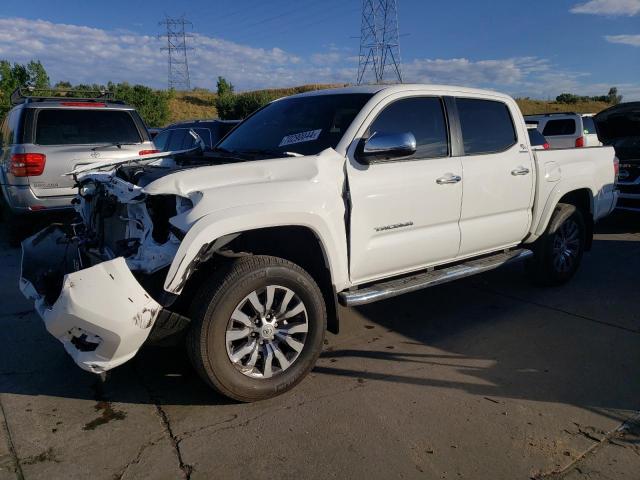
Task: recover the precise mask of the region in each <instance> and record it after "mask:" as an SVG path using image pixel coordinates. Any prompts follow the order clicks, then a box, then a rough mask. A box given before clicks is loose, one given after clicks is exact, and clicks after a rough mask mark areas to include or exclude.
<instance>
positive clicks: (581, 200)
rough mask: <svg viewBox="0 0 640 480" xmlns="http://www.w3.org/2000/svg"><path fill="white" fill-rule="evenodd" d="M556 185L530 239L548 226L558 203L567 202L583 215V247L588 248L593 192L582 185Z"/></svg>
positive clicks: (592, 215) (590, 242)
mask: <svg viewBox="0 0 640 480" xmlns="http://www.w3.org/2000/svg"><path fill="white" fill-rule="evenodd" d="M562 187H563V186H562V185H560V186H558V187H557V188H556V189H555V190H554V191H553V192H552V194H551V195H550V196H549V199H548V200H547V203H546V206H545V209H544V212H543V214H542V217H541V219H540V222H539V223H538V225H537V227H536V229H535V236H534V237H533V238H532V240H534V239H537V238H539V237H540V236H541V235H542V234H543V233H544V232H545V231H546V230H547V228H548V227H549V222H551V219H552V218H553V213H554V212H555V211H556V207H557V206H558V205H559V204H567V205H573V206H575V207H576V208H577V209H578V210H580V212H581V213H582V216H583V217H584V222H585V228H586V244H585V249H586V250H590V249H591V245H592V243H593V229H594V220H593V218H594V198H595V196H594V193H593V191H592V190H591V189H590V188H588V187H583V186H570V185H564V188H562Z"/></svg>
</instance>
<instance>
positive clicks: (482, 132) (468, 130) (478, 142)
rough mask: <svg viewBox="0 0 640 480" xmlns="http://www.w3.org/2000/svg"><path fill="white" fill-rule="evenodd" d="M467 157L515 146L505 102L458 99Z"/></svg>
mask: <svg viewBox="0 0 640 480" xmlns="http://www.w3.org/2000/svg"><path fill="white" fill-rule="evenodd" d="M456 103H457V105H458V113H459V115H460V125H461V126H462V140H463V142H464V153H465V155H480V154H483V153H495V152H502V151H504V150H506V149H508V148H509V147H511V146H512V145H514V144H515V143H516V139H517V136H516V130H515V128H514V126H513V120H512V119H511V113H509V107H507V105H505V104H504V103H502V102H496V101H492V100H478V99H473V98H458V99H456Z"/></svg>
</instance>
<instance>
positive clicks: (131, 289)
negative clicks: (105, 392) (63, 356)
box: [20, 228, 162, 373]
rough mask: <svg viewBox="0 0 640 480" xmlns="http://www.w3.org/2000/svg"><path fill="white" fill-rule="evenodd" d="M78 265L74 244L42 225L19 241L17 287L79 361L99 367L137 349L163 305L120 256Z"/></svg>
mask: <svg viewBox="0 0 640 480" xmlns="http://www.w3.org/2000/svg"><path fill="white" fill-rule="evenodd" d="M80 265H81V258H80V255H79V252H78V248H77V245H75V244H74V243H72V242H70V241H69V240H68V239H67V235H66V234H65V233H64V232H62V231H61V230H60V229H57V228H54V229H52V228H48V229H45V230H43V231H42V232H40V233H38V234H36V235H34V236H33V237H30V238H28V239H26V240H25V241H24V242H23V243H22V270H21V276H20V290H21V291H22V293H23V294H24V295H25V296H26V297H27V298H30V299H32V300H34V302H35V309H36V311H37V312H38V314H39V315H40V316H41V317H42V319H43V320H44V323H45V326H46V328H47V330H48V331H49V333H51V334H52V335H53V336H54V337H56V338H57V339H58V340H60V341H61V342H62V344H63V345H64V347H65V349H66V351H67V352H68V353H69V355H71V357H72V358H73V360H74V361H75V362H76V363H77V364H78V366H80V367H81V368H83V369H84V370H87V371H90V372H93V373H102V372H105V371H107V370H110V369H112V368H114V367H117V366H118V365H122V364H123V363H125V362H126V361H128V360H130V359H131V358H132V357H133V356H134V355H135V354H136V353H137V351H138V350H139V349H140V347H141V346H142V344H143V343H144V342H145V341H146V340H147V337H148V336H149V333H150V332H151V328H152V327H153V324H154V322H155V320H156V318H157V317H158V314H159V313H160V311H161V309H162V307H161V306H160V305H159V304H158V303H157V302H156V301H155V300H153V298H151V296H150V295H149V294H148V293H147V292H146V291H145V290H144V288H142V286H140V284H139V283H138V281H137V280H136V278H135V277H134V276H133V274H132V273H131V270H129V268H128V267H127V264H126V261H125V259H124V258H122V257H118V258H115V259H113V260H109V261H105V262H102V263H99V264H97V265H94V266H91V267H89V268H81V266H80Z"/></svg>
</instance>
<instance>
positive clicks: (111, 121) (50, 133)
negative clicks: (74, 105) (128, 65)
mask: <svg viewBox="0 0 640 480" xmlns="http://www.w3.org/2000/svg"><path fill="white" fill-rule="evenodd" d="M36 118H37V120H36V122H37V123H36V143H37V144H39V145H94V144H105V143H140V142H141V141H142V140H141V137H140V132H139V131H138V128H137V127H136V124H135V121H134V119H133V117H132V116H131V114H130V113H129V112H127V111H123V110H88V109H87V110H85V109H83V110H73V109H60V110H55V109H42V110H40V111H39V112H38V115H37V117H36Z"/></svg>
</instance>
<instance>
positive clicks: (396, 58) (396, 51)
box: [357, 0, 402, 85]
mask: <svg viewBox="0 0 640 480" xmlns="http://www.w3.org/2000/svg"><path fill="white" fill-rule="evenodd" d="M389 70H390V71H391V75H392V76H393V77H394V79H395V81H396V82H398V83H402V69H401V60H400V32H399V28H398V4H397V1H396V0H362V20H361V26H360V55H359V58H358V77H357V82H358V85H360V84H361V83H363V82H369V81H374V82H375V83H384V82H385V73H387V72H388V71H389Z"/></svg>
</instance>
